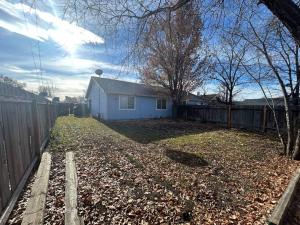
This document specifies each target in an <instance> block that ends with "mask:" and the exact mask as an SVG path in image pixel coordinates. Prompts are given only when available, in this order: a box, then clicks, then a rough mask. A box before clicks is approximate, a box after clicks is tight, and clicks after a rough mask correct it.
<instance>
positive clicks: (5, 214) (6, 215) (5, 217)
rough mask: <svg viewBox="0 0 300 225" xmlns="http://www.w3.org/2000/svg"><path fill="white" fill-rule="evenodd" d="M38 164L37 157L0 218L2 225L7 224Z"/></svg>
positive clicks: (0, 224)
mask: <svg viewBox="0 0 300 225" xmlns="http://www.w3.org/2000/svg"><path fill="white" fill-rule="evenodd" d="M36 163H37V157H36V158H35V159H33V161H32V162H31V164H30V166H29V167H28V169H27V170H26V172H25V174H24V176H23V178H22V180H21V182H20V183H19V184H18V187H17V188H16V190H15V191H14V193H13V195H12V197H11V200H10V202H9V205H8V206H7V207H6V209H5V211H4V212H3V213H2V215H1V217H0V225H5V224H6V221H7V220H8V218H9V215H10V213H11V211H12V210H13V208H14V206H15V204H16V202H17V200H18V198H19V195H20V194H21V192H22V190H23V188H24V186H25V184H26V181H27V180H28V177H29V175H30V173H31V171H32V169H33V168H34V166H35V164H36Z"/></svg>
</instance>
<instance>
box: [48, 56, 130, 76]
mask: <svg viewBox="0 0 300 225" xmlns="http://www.w3.org/2000/svg"><path fill="white" fill-rule="evenodd" d="M44 66H48V67H49V68H51V67H52V68H56V69H59V70H62V71H69V72H75V73H80V72H91V73H92V74H93V73H94V71H95V70H96V69H99V68H100V69H102V70H104V73H105V70H113V71H117V72H129V73H132V74H133V73H134V71H133V70H131V69H130V68H128V67H125V66H120V65H116V64H112V63H107V62H103V61H100V60H91V59H84V58H78V57H73V56H66V57H63V58H58V59H53V60H51V61H50V60H49V61H47V62H45V63H44Z"/></svg>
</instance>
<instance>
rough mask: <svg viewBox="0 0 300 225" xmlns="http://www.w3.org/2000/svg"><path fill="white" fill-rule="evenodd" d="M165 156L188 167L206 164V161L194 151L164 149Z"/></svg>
mask: <svg viewBox="0 0 300 225" xmlns="http://www.w3.org/2000/svg"><path fill="white" fill-rule="evenodd" d="M166 156H167V157H169V158H170V159H172V160H174V161H176V162H178V163H181V164H184V165H186V166H189V167H204V166H208V162H207V161H206V160H205V159H203V158H202V157H200V156H198V155H197V154H194V153H188V152H182V151H177V150H171V149H167V150H166Z"/></svg>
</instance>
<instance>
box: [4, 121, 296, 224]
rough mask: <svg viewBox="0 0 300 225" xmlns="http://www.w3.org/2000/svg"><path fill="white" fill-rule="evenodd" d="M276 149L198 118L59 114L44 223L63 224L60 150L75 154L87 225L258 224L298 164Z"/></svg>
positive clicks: (269, 141) (266, 140)
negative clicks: (103, 120) (134, 118)
mask: <svg viewBox="0 0 300 225" xmlns="http://www.w3.org/2000/svg"><path fill="white" fill-rule="evenodd" d="M279 147H280V146H279V143H278V142H277V141H276V139H275V138H273V137H271V136H266V135H260V134H255V133H247V132H242V131H237V130H227V129H223V128H220V127H216V126H212V125H206V124H201V123H197V122H182V121H181V122H174V121H170V120H145V121H127V122H111V123H101V122H99V121H97V120H94V119H92V118H81V119H79V118H74V117H61V118H58V120H57V122H56V125H55V128H54V130H53V133H52V140H51V142H50V145H49V146H48V149H49V150H50V151H51V152H52V154H53V163H52V172H51V177H50V183H49V191H48V197H47V207H46V215H45V224H63V217H64V216H63V212H64V199H63V196H64V153H65V152H66V151H74V152H75V153H76V165H77V170H78V179H79V184H78V185H79V190H78V191H79V200H78V203H79V214H80V216H82V217H83V218H84V221H85V224H264V223H265V220H266V217H267V216H268V215H269V213H270V211H271V210H272V208H273V207H274V205H275V204H276V203H277V201H278V200H279V198H280V196H281V194H282V193H283V191H284V189H285V188H286V186H287V184H288V182H289V179H290V178H291V176H292V175H293V172H294V171H295V169H296V167H297V166H299V163H298V162H295V161H291V160H289V159H287V158H285V157H282V156H279V155H278V154H277V153H276V151H277V149H278V148H279ZM25 198H26V196H25ZM25 203H26V202H25ZM23 204H24V201H23ZM19 214H20V212H19ZM15 216H16V217H17V213H16V212H15ZM19 217H20V216H19ZM10 224H17V223H10Z"/></svg>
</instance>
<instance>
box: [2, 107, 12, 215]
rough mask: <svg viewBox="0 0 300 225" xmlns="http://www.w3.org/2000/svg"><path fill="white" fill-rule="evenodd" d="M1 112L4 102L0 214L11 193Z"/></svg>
mask: <svg viewBox="0 0 300 225" xmlns="http://www.w3.org/2000/svg"><path fill="white" fill-rule="evenodd" d="M1 112H2V104H1V103H0V140H1V143H0V215H1V212H2V210H3V209H4V208H5V206H6V204H7V202H8V200H9V198H10V195H11V191H10V181H9V171H8V165H7V154H6V146H5V139H4V127H3V120H2V113H1Z"/></svg>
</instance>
